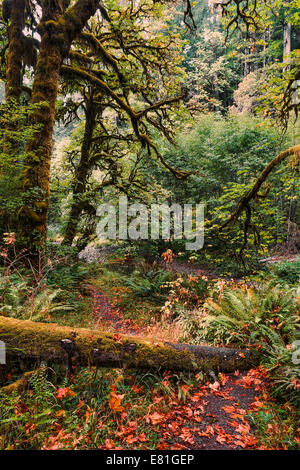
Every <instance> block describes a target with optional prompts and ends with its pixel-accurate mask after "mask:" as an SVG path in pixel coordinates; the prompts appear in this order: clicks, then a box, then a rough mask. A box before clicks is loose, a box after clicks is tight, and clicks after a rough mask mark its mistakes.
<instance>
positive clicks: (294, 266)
mask: <svg viewBox="0 0 300 470" xmlns="http://www.w3.org/2000/svg"><path fill="white" fill-rule="evenodd" d="M266 274H267V275H270V276H271V277H272V278H273V279H274V280H275V281H277V282H286V283H288V284H296V283H297V282H299V279H300V258H299V259H296V260H295V261H288V260H287V261H281V262H280V263H274V264H273V263H272V264H268V265H267V267H266Z"/></svg>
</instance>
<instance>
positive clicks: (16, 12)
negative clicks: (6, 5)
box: [6, 0, 25, 102]
mask: <svg viewBox="0 0 300 470" xmlns="http://www.w3.org/2000/svg"><path fill="white" fill-rule="evenodd" d="M24 27H25V0H13V2H12V4H11V13H10V25H9V26H8V28H7V29H8V30H7V36H8V54H7V70H6V101H9V100H11V99H15V100H16V101H17V102H19V100H20V96H21V93H22V83H23V66H22V48H21V43H22V37H23V29H24Z"/></svg>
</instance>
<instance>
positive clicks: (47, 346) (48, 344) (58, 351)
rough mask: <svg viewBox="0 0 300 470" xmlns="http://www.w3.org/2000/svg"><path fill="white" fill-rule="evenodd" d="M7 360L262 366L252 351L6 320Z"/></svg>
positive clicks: (0, 332)
mask: <svg viewBox="0 0 300 470" xmlns="http://www.w3.org/2000/svg"><path fill="white" fill-rule="evenodd" d="M1 339H2V340H3V341H4V342H5V343H6V348H7V357H8V359H9V357H10V356H12V357H13V358H16V357H19V358H22V359H24V358H28V359H30V358H31V359H35V360H37V362H39V361H45V362H47V363H50V364H51V362H52V363H54V362H56V363H65V364H66V365H67V366H68V368H71V369H74V368H75V367H76V365H82V366H87V365H89V364H92V365H96V366H99V367H117V368H122V367H125V366H127V367H132V368H138V369H149V368H156V369H167V370H195V371H196V370H215V371H218V370H220V371H224V372H233V371H235V370H236V369H239V370H247V369H249V368H251V367H252V366H253V365H255V364H257V358H256V356H255V354H253V352H251V351H250V350H237V349H229V348H216V347H209V346H193V345H188V344H172V343H162V342H155V341H150V340H147V339H141V338H136V337H130V336H123V335H122V336H121V335H117V336H116V335H115V336H114V335H113V334H110V333H103V332H100V331H98V330H87V329H83V328H69V327H62V326H58V325H56V324H49V323H35V322H31V321H29V320H16V319H13V318H7V317H3V316H0V340H1Z"/></svg>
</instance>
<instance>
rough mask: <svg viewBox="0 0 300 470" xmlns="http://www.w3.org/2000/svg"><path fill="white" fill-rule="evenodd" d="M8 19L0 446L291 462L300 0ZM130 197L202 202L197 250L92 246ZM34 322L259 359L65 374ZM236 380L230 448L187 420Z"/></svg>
mask: <svg viewBox="0 0 300 470" xmlns="http://www.w3.org/2000/svg"><path fill="white" fill-rule="evenodd" d="M0 5H1V6H2V10H1V13H0V121H1V128H0V239H1V246H0V250H1V252H0V255H1V266H0V315H1V316H0V338H1V339H3V341H5V342H7V344H8V351H7V357H8V359H9V360H8V363H7V365H5V366H4V365H2V366H1V365H0V382H1V385H2V388H1V389H0V400H1V402H0V431H1V432H0V449H5V450H14V449H91V448H93V449H94V448H98V449H179V450H180V449H185V448H189V449H202V448H205V445H204V447H203V440H205V439H208V441H209V444H208V446H210V447H209V448H219V447H218V446H221V448H222V446H223V448H232V449H237V448H249V449H281V450H282V449H296V448H299V442H300V437H299V429H298V431H297V428H298V425H299V422H298V418H299V404H300V401H299V388H300V373H299V365H298V362H297V361H296V362H295V358H294V357H295V349H296V346H297V344H298V343H299V341H298V340H299V337H300V335H299V329H300V318H299V273H300V258H299V251H300V228H299V222H300V206H299V195H300V185H299V162H300V146H299V138H300V125H299V120H298V119H297V117H298V110H299V105H300V71H299V66H300V55H299V52H300V3H299V0H287V1H283V0H275V1H272V2H271V1H270V2H269V1H258V2H254V1H252V0H229V1H228V2H222V1H220V2H218V1H212V0H199V1H195V2H190V1H189V0H185V1H178V2H177V1H167V0H160V1H154V0H153V1H152V0H140V1H135V0H130V1H123V0H105V1H103V2H97V1H90V0H76V1H68V0H55V1H51V2H49V1H46V0H2V1H0ZM122 195H126V196H127V197H128V201H129V203H143V204H145V205H147V207H150V206H151V204H155V203H158V204H160V203H161V204H162V203H167V204H169V205H172V204H173V203H179V204H181V205H183V204H200V203H203V204H205V244H204V248H203V249H202V250H200V251H194V252H192V251H186V250H185V240H176V239H174V234H173V233H171V236H170V238H169V239H167V240H162V239H160V240H137V241H130V240H118V239H117V240H113V241H105V240H102V239H99V238H98V237H97V233H96V227H97V223H98V222H99V217H97V208H98V206H99V205H100V204H103V203H110V204H113V205H115V206H117V204H118V201H119V197H120V196H122ZM23 320H29V321H30V324H29V323H27V326H25V324H23V323H18V321H23ZM14 321H15V323H14ZM10 322H12V323H10ZM35 322H42V323H43V324H46V325H47V328H48V330H47V331H49V338H54V337H55V338H56V336H55V335H58V333H56V330H55V328H56V326H57V325H58V326H64V327H70V328H72V329H70V330H68V331H69V333H68V335H69V336H68V337H70V338H71V336H72V335H73V333H72V335H71V332H72V331H73V329H74V328H75V329H76V328H80V327H83V328H90V329H91V330H93V331H95V332H104V334H107V336H106V337H105V338H106V339H105V341H106V340H107V341H108V339H107V338H110V340H109V341H111V342H112V343H113V345H115V346H116V347H119V345H120V344H121V345H122V344H123V343H124V344H125V342H126V341H127V340H126V336H124V337H123V335H132V336H135V337H137V338H141V340H142V341H143V340H145V338H146V341H150V342H151V341H152V343H153V341H154V343H153V344H154V345H155V346H153V347H156V345H159V344H166V343H164V342H172V343H178V342H181V343H182V342H184V343H189V344H192V345H197V346H199V345H209V346H212V347H214V348H215V349H216V351H217V348H219V347H227V348H242V349H243V348H247V349H250V350H251V351H252V352H254V354H255V357H256V362H254V363H253V364H252V366H253V367H252V368H251V370H250V372H248V373H247V374H246V373H243V371H242V366H241V375H240V376H239V373H240V372H239V370H232V371H230V372H231V373H232V374H231V375H230V373H229V374H226V373H225V372H228V371H223V370H222V367H221V366H220V367H219V368H217V370H214V371H212V370H211V368H209V367H208V368H206V369H207V370H205V368H204V370H201V371H200V372H199V370H197V373H195V371H194V370H193V367H186V366H184V367H182V370H180V371H177V372H174V371H173V372H168V373H167V372H165V371H164V369H166V368H167V370H168V366H169V368H170V370H172V367H171V366H170V364H171V362H172V361H171V360H170V361H169V362H167V366H166V367H160V366H158V367H154V366H153V367H149V366H147V369H149V371H148V372H145V371H144V372H143V371H141V370H139V368H137V370H132V369H131V368H129V369H126V370H125V368H121V367H112V368H108V369H103V368H100V369H99V370H97V368H96V367H87V364H86V363H84V364H80V367H79V366H78V367H77V366H76V368H75V369H74V368H73V366H71V365H70V364H69V365H68V367H67V371H66V368H65V367H63V366H62V365H61V364H59V362H61V361H58V364H56V362H55V361H49V360H48V356H49V357H50V354H49V351H48V352H47V351H46V349H45V351H44V349H43V347H44V346H43V341H44V340H43V341H42V340H41V339H40V338H39V336H36V334H37V335H38V334H40V333H37V332H36V331H37V330H35V329H34V328H35V326H34V325H35ZM53 324H55V325H53ZM22 325H24V328H25V330H24V331H26V335H27V334H28V335H31V337H30V338H31V340H30V342H31V343H32V342H35V343H36V342H37V339H39V341H41V346H39V348H40V349H36V350H35V349H34V348H35V347H34V346H32V349H31V350H30V351H31V352H28V351H27V349H26V348H27V347H29V349H30V348H31V346H29V343H30V342H29V343H26V344H25V343H24V344H23V343H22V341H23V339H22V338H23V337H22V334H23V333H20V331H22V328H23V326H22ZM29 325H32V326H29ZM27 328H28V329H30V328H33V329H32V331H31V330H30V332H29V333H27ZM28 331H29V330H28ZM65 331H67V330H65ZM16 332H19V333H20V334H21V339H20V342H19V340H18V339H17V340H12V339H10V337H11V334H12V333H16ZM66 334H67V333H66ZM78 334H80V333H78ZM99 334H100V333H99ZM26 335H25V333H24V338H25V336H26ZM70 335H71V336H70ZM15 337H17V338H19V337H18V335H17V334H15ZM28 337H29V336H28ZM122 338H123V339H122ZM124 338H125V339H124ZM24 341H25V340H24ZM45 341H46V340H45ZM49 341H50V340H49ZM51 341H52V340H51ZM53 341H54V339H53ZM55 341H56V339H55ZM72 341H73V340H72ZM297 341H298V342H297ZM56 343H57V341H56ZM56 343H55V344H56ZM49 347H50V346H49ZM108 347H109V348H110V347H111V346H108ZM149 347H150V346H149ZM157 347H158V346H157ZM22 348H24V349H25V352H24V350H23V349H22ZM36 351H37V352H36ZM51 351H52V349H51ZM293 353H294V354H293ZM51 354H52V353H51ZM68 354H69V353H68ZM149 354H150V353H149ZM242 354H243V353H242ZM68 358H69V356H68ZM257 358H258V359H257ZM41 360H42V363H41ZM147 361H148V359H146V362H147ZM258 363H259V365H258ZM147 364H148V362H147ZM186 369H192V371H191V370H188V371H187V370H186ZM236 369H238V367H237V368H236ZM246 369H249V367H246ZM26 371H27V372H26ZM28 371H30V372H28ZM24 372H26V373H25V376H23V373H24ZM26 374H27V375H26ZM234 376H237V377H238V376H239V378H238V379H237V380H239V381H240V382H239V384H240V386H241V387H244V388H245V389H247V390H246V393H249V394H250V395H251V393H252V392H253V396H250V395H249V403H250V402H253V403H254V404H253V403H252V405H251V407H250V405H249V403H248V404H247V406H246V404H245V407H244V408H245V410H242V411H243V412H240V413H238V414H239V416H240V418H234V417H232V416H231V415H230V416H229V417H230V418H231V419H240V420H241V422H238V423H236V426H233V427H235V428H236V429H238V430H237V432H238V434H236V435H232V434H231V433H230V432H229V431H228V429H227V428H226V426H227V424H225V425H224V427H222V426H221V424H219V426H218V425H216V426H215V427H214V426H211V425H210V422H209V421H207V417H206V419H205V416H204V415H203V417H202V418H200V417H199V413H198V411H197V410H196V408H195V406H196V405H197V404H198V408H197V409H199V406H200V405H199V400H200V398H199V393H200V392H199V390H201V393H202V395H203V396H205V397H206V398H207V397H208V398H207V399H208V400H214V399H216V397H218V396H219V395H218V394H220V393H221V391H222V390H223V393H224V394H225V395H226V393H227V389H226V383H227V382H228V384H229V383H231V381H232V380H233V379H234ZM20 377H21V378H20ZM237 386H239V385H237ZM199 387H200V389H199ZM224 387H225V388H224ZM249 389H252V392H251V391H249ZM200 395H201V394H200ZM250 398H252V399H253V400H252V401H251V399H250ZM197 400H198V401H197ZM237 401H238V400H237ZM192 404H193V405H192ZM195 404H196V405H195ZM200 408H201V406H200ZM225 408H226V407H225ZM227 408H229V407H228V406H227ZM241 408H242V405H241ZM191 409H192V411H193V412H192V414H190V413H191V412H190V411H188V410H191ZM244 411H245V412H244ZM225 412H226V410H225ZM232 412H233V411H232ZM226 413H227V412H226ZM228 413H229V414H230V412H229V411H228ZM235 413H237V409H236V410H235ZM191 416H193V417H194V418H191ZM193 419H194V421H193ZM220 419H221V418H220ZM186 420H191V422H193V426H194V428H193V429H189V430H186V431H182V429H181V428H182V426H183V425H186ZM201 421H202V422H203V423H202V424H201V426H204V424H205V427H204V428H202V427H201V426H200V425H199V426H200V428H201V429H200V430H199V429H198V428H196V427H195V426H196V425H197V426H198V424H199V423H200V422H201ZM231 422H232V421H231ZM197 423H198V424H197ZM183 429H187V428H183ZM224 429H225V431H224ZM270 430H272V432H271V433H270ZM162 435H163V438H162V437H161V436H162ZM196 435H197V437H195V436H196ZM199 439H200V440H199Z"/></svg>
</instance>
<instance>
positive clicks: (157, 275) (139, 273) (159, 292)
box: [125, 268, 173, 299]
mask: <svg viewBox="0 0 300 470" xmlns="http://www.w3.org/2000/svg"><path fill="white" fill-rule="evenodd" d="M172 277H173V274H172V273H171V272H170V271H165V270H164V269H157V270H153V269H150V270H147V269H144V268H140V270H138V269H136V270H135V271H134V272H133V273H132V276H131V277H130V278H128V279H127V280H126V281H125V284H126V285H127V286H128V287H130V288H131V289H132V290H133V291H134V293H135V294H136V295H137V296H140V297H154V298H160V299H161V298H162V297H163V296H164V297H166V288H165V284H166V283H167V282H168V281H169V280H170V279H171V278H172Z"/></svg>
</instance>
